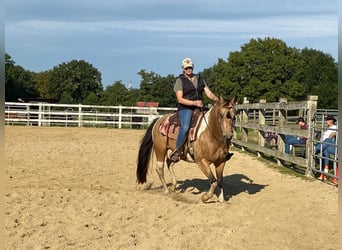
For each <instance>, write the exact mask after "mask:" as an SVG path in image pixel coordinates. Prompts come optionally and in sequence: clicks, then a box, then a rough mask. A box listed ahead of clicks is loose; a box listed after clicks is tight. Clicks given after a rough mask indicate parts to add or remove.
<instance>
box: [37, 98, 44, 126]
mask: <svg viewBox="0 0 342 250" xmlns="http://www.w3.org/2000/svg"><path fill="white" fill-rule="evenodd" d="M42 105H43V104H42V103H41V102H40V103H39V104H38V127H41V126H42V113H43V112H42Z"/></svg>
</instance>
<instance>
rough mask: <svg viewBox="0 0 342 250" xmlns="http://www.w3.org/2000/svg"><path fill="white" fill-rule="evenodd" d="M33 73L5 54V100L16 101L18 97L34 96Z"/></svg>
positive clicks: (35, 92) (35, 94)
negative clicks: (16, 63)
mask: <svg viewBox="0 0 342 250" xmlns="http://www.w3.org/2000/svg"><path fill="white" fill-rule="evenodd" d="M34 78H35V75H34V73H33V72H30V71H27V70H25V69H24V68H23V67H21V66H18V65H15V62H14V61H13V60H12V58H11V56H10V55H8V54H7V53H6V54H5V100H6V101H17V100H18V98H36V97H38V96H39V94H38V92H37V91H36V89H35V80H34Z"/></svg>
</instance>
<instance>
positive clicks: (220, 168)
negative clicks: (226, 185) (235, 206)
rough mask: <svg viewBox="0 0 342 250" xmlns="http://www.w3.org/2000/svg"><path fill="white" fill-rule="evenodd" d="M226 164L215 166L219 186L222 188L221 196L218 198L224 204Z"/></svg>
mask: <svg viewBox="0 0 342 250" xmlns="http://www.w3.org/2000/svg"><path fill="white" fill-rule="evenodd" d="M225 164H226V163H225V162H222V163H219V164H215V169H216V177H217V185H218V187H219V188H220V194H219V196H218V199H219V202H224V191H223V169H224V166H225Z"/></svg>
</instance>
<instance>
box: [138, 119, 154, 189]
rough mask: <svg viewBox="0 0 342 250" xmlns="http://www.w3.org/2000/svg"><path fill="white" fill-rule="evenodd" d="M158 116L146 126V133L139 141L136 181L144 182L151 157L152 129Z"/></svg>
mask: <svg viewBox="0 0 342 250" xmlns="http://www.w3.org/2000/svg"><path fill="white" fill-rule="evenodd" d="M157 120H158V118H156V119H154V120H153V122H152V123H151V124H150V126H149V127H148V128H147V130H146V133H145V135H144V137H143V138H142V140H141V141H140V148H139V153H138V162H137V181H138V183H145V182H146V175H147V171H148V167H149V163H150V159H151V154H152V149H153V141H152V131H153V127H154V124H155V123H156V122H157Z"/></svg>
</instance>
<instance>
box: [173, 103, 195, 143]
mask: <svg viewBox="0 0 342 250" xmlns="http://www.w3.org/2000/svg"><path fill="white" fill-rule="evenodd" d="M178 116H179V120H180V128H179V132H178V137H177V141H176V148H180V147H181V146H182V145H183V143H184V141H185V138H186V136H187V134H188V131H189V128H190V122H191V116H192V110H190V109H183V110H179V111H178Z"/></svg>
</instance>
